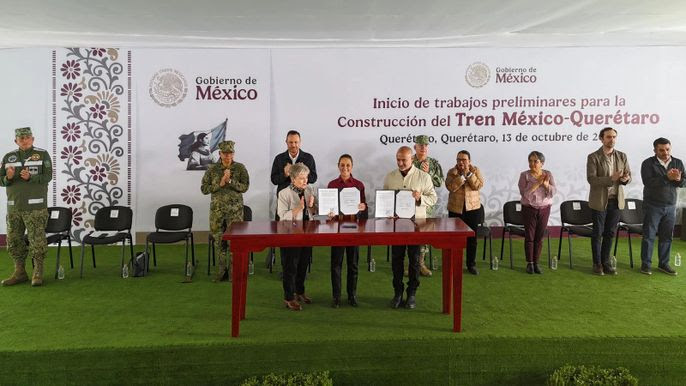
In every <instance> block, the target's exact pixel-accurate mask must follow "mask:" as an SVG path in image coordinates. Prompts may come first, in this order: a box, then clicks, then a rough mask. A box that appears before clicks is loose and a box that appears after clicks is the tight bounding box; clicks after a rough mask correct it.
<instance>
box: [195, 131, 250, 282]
mask: <svg viewBox="0 0 686 386" xmlns="http://www.w3.org/2000/svg"><path fill="white" fill-rule="evenodd" d="M234 146H235V143H234V142H233V141H223V142H221V143H220V144H219V157H220V162H217V163H214V164H212V165H210V166H209V168H208V169H207V171H206V172H205V175H204V176H203V177H202V185H201V187H200V190H201V191H202V193H203V194H211V195H212V196H211V197H212V198H211V201H210V233H211V234H212V236H213V237H214V246H215V250H216V251H219V263H218V266H217V274H216V276H215V278H214V281H223V280H226V279H228V278H229V277H230V273H229V269H230V267H231V259H230V257H229V258H228V262H227V250H228V245H227V244H226V243H225V242H222V234H223V233H224V229H226V228H228V227H229V226H230V225H231V223H233V222H234V221H243V193H245V192H246V191H247V190H248V186H249V185H250V178H249V177H248V170H247V169H246V168H245V166H243V164H242V163H239V162H234V160H233V156H234ZM224 224H226V225H225V226H224Z"/></svg>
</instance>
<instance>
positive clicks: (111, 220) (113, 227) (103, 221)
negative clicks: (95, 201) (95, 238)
mask: <svg viewBox="0 0 686 386" xmlns="http://www.w3.org/2000/svg"><path fill="white" fill-rule="evenodd" d="M132 219H133V211H132V210H131V208H129V207H128V206H105V207H102V208H100V209H98V211H97V212H96V213H95V225H94V226H95V230H96V231H123V230H131V221H132Z"/></svg>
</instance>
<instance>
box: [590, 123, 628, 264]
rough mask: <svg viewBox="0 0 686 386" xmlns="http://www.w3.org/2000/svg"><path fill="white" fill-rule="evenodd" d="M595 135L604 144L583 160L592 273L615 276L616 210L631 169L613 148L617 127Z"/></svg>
mask: <svg viewBox="0 0 686 386" xmlns="http://www.w3.org/2000/svg"><path fill="white" fill-rule="evenodd" d="M598 138H599V139H600V141H601V142H602V143H603V146H601V147H600V149H598V150H596V151H594V152H593V153H591V154H589V155H588V158H587V159H586V179H587V180H588V183H589V184H590V185H591V189H590V192H589V195H588V206H589V207H590V208H591V209H592V211H593V235H592V236H591V250H592V254H593V273H595V274H597V275H604V274H609V275H616V274H617V271H616V270H615V269H614V268H612V265H611V264H610V250H611V249H612V238H613V237H614V235H615V232H616V231H617V223H619V211H620V210H621V209H624V185H626V184H628V183H629V182H630V181H631V169H630V168H629V162H628V161H627V159H626V154H624V153H622V152H621V151H619V150H615V142H616V141H617V130H615V129H613V128H611V127H606V128H604V129H602V130H600V133H599V134H598Z"/></svg>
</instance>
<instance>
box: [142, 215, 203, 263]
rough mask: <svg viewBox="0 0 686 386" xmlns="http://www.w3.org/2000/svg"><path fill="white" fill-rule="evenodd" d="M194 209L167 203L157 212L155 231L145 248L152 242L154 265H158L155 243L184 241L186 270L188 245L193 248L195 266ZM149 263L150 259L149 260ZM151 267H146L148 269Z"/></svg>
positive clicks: (150, 235) (192, 256)
mask: <svg viewBox="0 0 686 386" xmlns="http://www.w3.org/2000/svg"><path fill="white" fill-rule="evenodd" d="M192 227H193V209H192V208H191V207H190V206H187V205H183V204H172V205H165V206H163V207H160V208H159V209H157V212H155V232H151V233H148V236H147V237H146V239H145V250H146V252H147V251H148V250H149V249H148V243H150V244H152V259H153V265H154V266H155V267H157V251H156V250H155V244H171V243H176V242H179V241H184V242H185V245H186V261H185V262H184V272H185V270H186V267H188V246H189V245H190V249H191V263H192V264H193V266H194V267H195V243H194V242H193V230H192ZM148 265H150V261H149V260H148ZM148 268H150V267H146V269H148Z"/></svg>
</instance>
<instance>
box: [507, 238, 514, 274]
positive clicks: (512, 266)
mask: <svg viewBox="0 0 686 386" xmlns="http://www.w3.org/2000/svg"><path fill="white" fill-rule="evenodd" d="M507 239H508V240H509V241H510V269H514V258H513V257H512V233H508V234H507Z"/></svg>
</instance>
